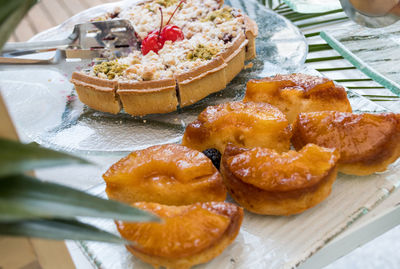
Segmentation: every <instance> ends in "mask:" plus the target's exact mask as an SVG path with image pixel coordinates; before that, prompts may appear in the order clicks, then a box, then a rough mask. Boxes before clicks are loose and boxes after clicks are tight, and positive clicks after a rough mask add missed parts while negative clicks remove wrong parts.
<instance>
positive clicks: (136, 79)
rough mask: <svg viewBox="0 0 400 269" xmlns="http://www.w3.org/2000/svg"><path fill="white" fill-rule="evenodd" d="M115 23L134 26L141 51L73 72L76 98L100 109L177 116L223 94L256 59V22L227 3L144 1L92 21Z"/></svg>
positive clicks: (212, 0)
mask: <svg viewBox="0 0 400 269" xmlns="http://www.w3.org/2000/svg"><path fill="white" fill-rule="evenodd" d="M110 19H128V20H130V21H131V23H132V25H133V26H134V28H135V31H136V33H137V36H138V38H139V40H141V51H138V50H137V51H133V52H132V53H130V54H129V55H128V56H126V57H122V58H118V59H115V60H111V61H106V62H102V63H98V64H96V65H94V66H93V67H91V68H89V69H87V70H82V71H79V72H75V73H73V75H72V79H71V82H72V83H73V84H74V85H75V89H76V91H77V93H78V96H79V99H80V100H81V101H82V102H83V103H84V104H86V105H87V106H89V107H91V108H93V109H95V110H99V111H103V112H108V113H112V114H116V113H119V112H120V111H121V110H122V109H123V110H124V111H125V112H126V113H128V114H131V115H133V116H137V115H146V114H154V113H168V112H172V111H175V110H176V109H177V107H178V106H180V107H185V106H189V105H191V104H194V103H196V102H197V101H199V100H201V99H203V98H205V97H206V96H208V95H210V94H212V93H215V92H218V91H220V90H222V89H224V88H225V87H226V85H227V84H228V83H229V82H230V81H231V80H232V79H233V78H234V77H235V76H236V75H237V74H238V73H239V72H240V71H241V70H242V69H243V67H244V62H245V61H246V60H250V59H253V58H254V57H255V56H256V47H255V38H256V36H257V34H258V29H257V25H256V23H255V22H254V21H252V20H251V19H250V18H249V17H247V16H246V15H245V14H243V13H242V12H241V11H240V10H238V9H234V8H231V7H229V6H226V5H224V4H223V1H219V0H187V1H181V2H179V1H178V0H153V1H143V2H140V3H136V4H134V5H132V6H130V7H129V8H125V9H123V10H122V9H116V10H115V11H114V12H110V13H109V14H105V15H104V16H101V17H98V18H95V20H110ZM157 29H159V30H157Z"/></svg>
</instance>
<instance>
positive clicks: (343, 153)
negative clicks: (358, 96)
mask: <svg viewBox="0 0 400 269" xmlns="http://www.w3.org/2000/svg"><path fill="white" fill-rule="evenodd" d="M292 143H293V146H294V147H295V148H296V149H300V148H302V147H303V146H304V145H306V144H308V143H314V144H317V145H319V146H322V147H328V148H335V149H337V150H338V151H339V152H340V159H339V164H338V166H339V171H340V172H342V173H344V174H350V175H358V176H365V175H370V174H373V173H375V172H383V171H385V170H386V169H387V167H388V165H390V164H391V163H393V162H394V161H396V160H397V159H398V158H399V157H400V114H394V113H383V114H370V113H364V114H353V113H344V112H337V111H323V112H310V113H301V114H299V116H298V117H297V119H296V121H295V123H294V124H293V137H292Z"/></svg>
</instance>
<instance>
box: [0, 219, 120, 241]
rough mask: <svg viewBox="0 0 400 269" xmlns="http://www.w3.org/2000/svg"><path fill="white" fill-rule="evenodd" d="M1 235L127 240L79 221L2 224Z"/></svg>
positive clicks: (57, 238)
mask: <svg viewBox="0 0 400 269" xmlns="http://www.w3.org/2000/svg"><path fill="white" fill-rule="evenodd" d="M0 235H5V236H28V237H40V238H47V239H54V240H83V241H99V242H107V243H116V244H126V243H128V242H127V241H126V240H124V239H122V238H120V237H118V236H116V235H114V234H111V233H109V232H106V231H103V230H100V229H98V228H96V227H94V226H91V225H89V224H85V223H82V222H79V221H77V220H59V219H49V220H29V221H21V222H9V223H1V222H0Z"/></svg>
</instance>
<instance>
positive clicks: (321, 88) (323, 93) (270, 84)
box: [244, 74, 352, 123]
mask: <svg viewBox="0 0 400 269" xmlns="http://www.w3.org/2000/svg"><path fill="white" fill-rule="evenodd" d="M244 101H245V102H248V101H253V102H266V103H269V104H271V105H273V106H276V107H277V108H279V109H280V110H281V111H282V112H283V113H284V114H285V115H286V117H287V119H288V120H289V122H290V123H292V122H293V121H294V120H295V119H296V117H297V115H298V114H299V113H301V112H314V111H328V110H333V111H342V112H351V111H352V109H351V106H350V102H349V100H348V99H347V94H346V91H345V90H344V88H343V87H340V86H337V85H335V83H334V82H333V81H331V80H329V79H327V78H321V77H315V76H310V75H305V74H291V75H276V76H275V77H270V78H263V79H258V80H250V81H249V82H248V84H247V90H246V96H245V98H244Z"/></svg>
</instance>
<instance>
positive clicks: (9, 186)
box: [0, 175, 159, 222]
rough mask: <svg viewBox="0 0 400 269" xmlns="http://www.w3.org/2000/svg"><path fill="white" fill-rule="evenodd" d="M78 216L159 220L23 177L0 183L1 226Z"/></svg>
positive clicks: (15, 177) (10, 178) (101, 200)
mask: <svg viewBox="0 0 400 269" xmlns="http://www.w3.org/2000/svg"><path fill="white" fill-rule="evenodd" d="M77 216H85V217H96V218H109V219H117V220H123V221H131V222H143V221H145V222H150V221H158V220H159V219H158V218H157V217H155V216H154V215H151V214H149V213H147V212H145V211H142V210H139V209H137V208H133V207H130V206H128V205H125V204H121V203H118V202H116V201H111V200H105V199H101V198H99V197H96V196H92V195H90V194H87V193H85V192H82V191H78V190H75V189H72V188H68V187H65V186H62V185H58V184H54V183H49V182H42V181H39V180H37V179H35V178H31V177H28V176H25V175H17V176H9V177H6V178H3V179H1V180H0V222H5V221H7V222H9V221H16V220H22V219H37V218H49V219H50V218H63V219H73V218H75V217H77Z"/></svg>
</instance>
